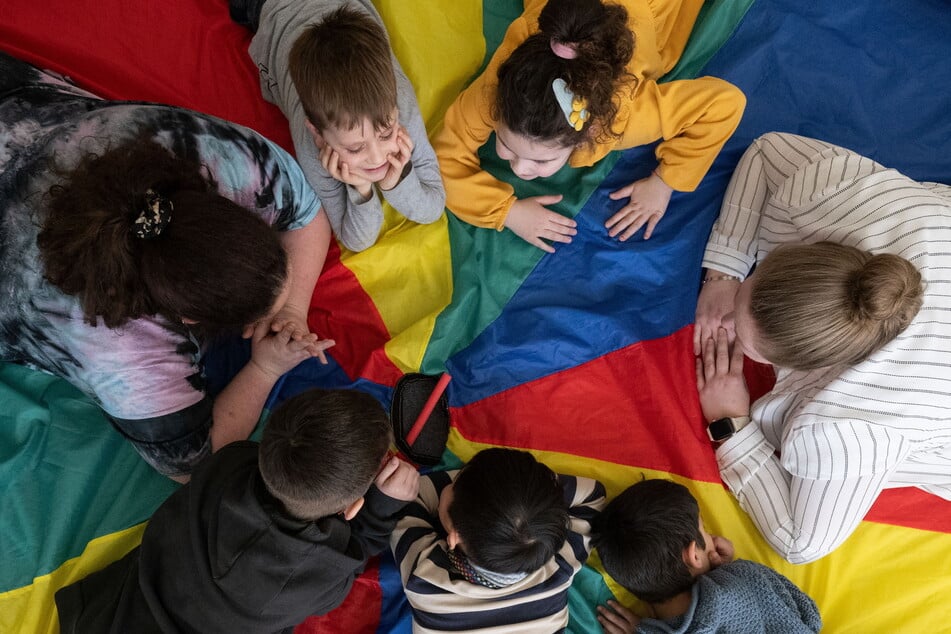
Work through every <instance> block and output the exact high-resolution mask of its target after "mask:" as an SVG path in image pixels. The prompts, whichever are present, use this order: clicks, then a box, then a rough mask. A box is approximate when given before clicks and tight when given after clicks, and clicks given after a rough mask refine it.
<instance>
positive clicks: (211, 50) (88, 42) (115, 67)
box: [0, 0, 402, 385]
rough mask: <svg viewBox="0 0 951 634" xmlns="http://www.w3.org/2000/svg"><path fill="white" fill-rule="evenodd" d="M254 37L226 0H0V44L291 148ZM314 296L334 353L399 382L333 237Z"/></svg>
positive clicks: (359, 369) (103, 87)
mask: <svg viewBox="0 0 951 634" xmlns="http://www.w3.org/2000/svg"><path fill="white" fill-rule="evenodd" d="M250 41H251V32H250V31H249V30H247V29H245V28H243V27H241V26H238V25H237V24H235V23H233V22H232V21H231V18H230V17H229V15H228V3H227V2H225V1H224V0H220V1H216V2H210V1H207V0H176V1H175V2H168V1H167V0H136V2H127V1H125V0H100V1H99V2H97V3H95V4H94V5H89V4H86V3H82V2H75V0H68V1H67V0H44V1H43V2H36V1H35V0H4V2H2V3H0V49H3V50H4V51H6V52H8V53H10V54H12V55H14V56H16V57H19V58H21V59H24V60H26V61H28V62H31V63H33V64H35V65H37V66H40V67H43V68H50V69H53V70H55V71H58V72H60V73H63V74H65V75H68V76H70V77H71V78H72V79H73V81H75V82H76V83H77V84H78V85H80V86H82V87H83V88H85V89H87V90H89V91H91V92H93V93H95V94H97V95H99V96H101V97H104V98H108V99H127V100H135V101H154V102H158V103H167V104H172V105H176V106H182V107H185V108H191V109H193V110H198V111H200V112H205V113H209V114H213V115H215V116H219V117H222V118H223V119H228V120H230V121H234V122H237V123H240V124H242V125H246V126H248V127H250V128H252V129H254V130H256V131H258V132H260V133H261V134H263V135H265V136H267V137H268V138H270V139H272V140H274V141H275V142H277V143H279V144H280V145H282V146H283V147H284V148H285V149H287V150H289V151H292V150H293V148H292V145H291V141H290V133H289V131H288V128H287V121H286V120H285V119H284V115H282V114H281V112H280V110H278V109H277V108H276V107H275V106H273V105H271V104H269V103H266V102H265V101H264V100H263V99H262V97H261V91H260V86H259V84H258V73H257V69H256V68H255V67H254V64H253V63H252V62H251V58H250V57H249V56H248V53H247V49H248V44H249V42H250ZM312 303H313V306H312V309H311V314H310V323H311V326H312V327H313V328H315V329H316V331H317V332H318V333H320V334H321V335H322V336H327V337H331V338H333V339H335V340H336V341H337V345H336V347H335V348H334V349H333V351H332V354H333V355H334V358H335V359H337V361H338V362H339V363H340V365H341V366H342V367H343V369H344V371H346V372H347V374H348V375H349V376H350V377H352V378H357V377H359V376H361V375H362V374H363V372H364V371H369V373H370V376H367V378H370V379H371V380H373V381H376V382H378V383H382V384H385V385H392V384H393V383H395V381H396V380H397V379H398V378H399V377H400V376H401V375H402V373H401V372H400V371H399V370H398V369H397V368H396V367H395V366H394V365H393V364H392V362H390V360H389V358H387V357H386V355H385V354H384V353H383V350H382V347H383V344H384V343H385V342H386V341H387V340H388V339H389V334H388V333H387V330H386V327H385V325H384V324H383V321H382V319H381V318H380V315H379V313H378V312H377V310H376V307H375V306H374V305H373V301H372V300H371V299H370V297H369V296H367V294H366V292H365V291H364V290H363V288H362V287H361V286H360V283H359V282H358V281H357V279H356V277H355V276H354V275H353V273H351V272H350V270H349V269H347V268H346V267H344V266H343V265H342V264H340V252H339V250H338V249H337V247H336V244H334V245H333V246H332V247H331V253H330V254H329V255H328V257H327V262H326V264H325V267H324V272H323V274H322V276H321V278H320V281H319V282H318V284H317V290H316V292H315V297H314V299H313V302H312ZM355 333H360V336H359V337H355V336H354V334H355Z"/></svg>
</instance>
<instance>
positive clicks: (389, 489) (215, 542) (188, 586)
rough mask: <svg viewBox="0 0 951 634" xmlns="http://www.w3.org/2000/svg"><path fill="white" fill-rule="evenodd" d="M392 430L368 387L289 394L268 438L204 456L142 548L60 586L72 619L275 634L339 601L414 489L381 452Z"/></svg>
mask: <svg viewBox="0 0 951 634" xmlns="http://www.w3.org/2000/svg"><path fill="white" fill-rule="evenodd" d="M390 441H391V432H390V427H389V423H388V421H387V417H386V413H385V412H384V411H383V409H382V408H381V407H380V405H379V404H378V403H377V402H376V401H375V400H374V399H373V398H372V397H370V396H368V395H367V394H364V393H361V392H355V391H343V390H337V391H325V390H310V391H308V392H304V393H303V394H300V395H298V396H296V397H294V398H292V399H290V400H288V401H287V402H286V403H284V404H283V405H282V406H281V407H279V408H278V409H277V410H275V412H274V413H273V415H272V416H271V419H270V420H269V421H268V424H267V427H266V428H265V430H264V435H263V437H262V439H261V444H260V446H258V444H257V443H253V442H236V443H232V444H230V445H228V446H226V447H223V448H222V449H221V450H220V451H218V452H217V453H215V454H213V455H212V456H211V457H209V458H208V459H206V460H205V461H204V462H203V463H202V464H200V465H199V466H198V468H197V469H196V470H195V472H194V474H193V476H192V479H191V482H189V483H188V484H186V485H184V486H183V487H182V488H181V489H179V490H178V491H176V492H175V493H174V494H173V495H172V496H171V497H169V499H168V500H166V501H165V503H163V504H162V506H160V507H159V509H158V510H157V511H156V512H155V515H154V516H153V517H152V519H151V521H150V522H149V525H148V526H147V527H146V529H145V533H144V534H143V536H142V544H141V546H139V547H138V548H136V549H135V550H133V551H132V552H130V553H129V554H128V555H126V556H125V557H124V558H122V559H120V560H119V561H117V562H115V563H113V564H111V565H110V566H108V567H106V568H105V569H103V570H101V571H99V572H96V573H93V574H92V575H90V576H88V577H86V578H85V579H83V580H81V581H79V582H77V583H74V584H73V585H71V586H68V587H66V588H63V589H61V590H59V591H58V592H57V593H56V605H57V608H58V610H59V615H60V624H61V631H62V632H63V633H64V634H71V633H73V632H82V633H84V634H85V633H87V632H138V633H141V632H246V633H253V632H261V633H268V634H270V633H272V632H282V631H285V630H286V631H290V630H291V629H292V628H293V627H294V626H295V625H297V624H298V623H300V622H301V621H303V620H304V619H305V618H307V617H308V616H310V615H312V614H323V613H326V612H329V611H330V610H332V609H333V608H335V607H336V606H337V605H339V604H340V603H341V602H342V601H343V599H344V598H345V597H346V596H347V593H348V592H349V591H350V587H351V585H352V583H353V580H354V578H355V577H356V575H358V574H359V573H360V572H361V571H362V570H363V567H364V565H365V563H366V561H367V558H368V557H370V556H372V555H374V554H376V553H378V552H379V551H381V550H382V549H383V548H384V547H385V546H386V544H387V538H388V536H389V534H390V532H391V531H392V530H393V526H394V524H395V521H396V520H395V514H396V513H397V512H399V511H400V510H401V509H402V508H403V506H405V505H406V504H407V502H409V501H410V500H413V499H415V498H416V495H417V490H418V486H419V475H418V474H417V472H416V470H415V469H414V468H413V467H412V465H409V464H407V463H405V462H402V461H400V460H399V459H397V458H395V457H394V458H390V459H389V460H386V461H385V462H384V459H385V457H386V452H387V449H388V448H389V445H390ZM381 464H382V468H381ZM368 489H369V490H368Z"/></svg>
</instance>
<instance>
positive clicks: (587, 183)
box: [421, 0, 753, 374]
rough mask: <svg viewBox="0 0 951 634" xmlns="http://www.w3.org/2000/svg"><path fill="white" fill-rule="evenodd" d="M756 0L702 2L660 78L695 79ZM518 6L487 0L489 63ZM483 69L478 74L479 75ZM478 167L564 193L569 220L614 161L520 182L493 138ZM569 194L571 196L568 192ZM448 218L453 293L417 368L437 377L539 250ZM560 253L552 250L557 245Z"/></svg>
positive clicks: (537, 190) (498, 307)
mask: <svg viewBox="0 0 951 634" xmlns="http://www.w3.org/2000/svg"><path fill="white" fill-rule="evenodd" d="M752 2H753V0H742V1H740V2H707V3H705V4H704V6H703V8H702V9H701V11H700V15H699V16H698V19H697V24H696V26H695V27H694V30H693V33H691V36H690V40H689V41H688V43H687V47H686V49H685V51H684V55H683V57H682V58H681V59H680V61H679V62H678V64H677V66H675V67H674V69H673V70H672V71H671V72H670V73H668V74H667V75H666V76H665V77H664V78H663V80H662V81H671V80H674V79H688V78H692V77H696V76H697V73H698V72H699V71H700V69H701V68H702V67H703V66H704V65H705V64H706V63H707V61H708V60H709V59H710V57H712V56H713V54H714V53H716V51H717V50H719V48H720V46H722V45H723V43H724V42H726V40H727V39H728V38H729V37H730V35H731V34H732V33H733V31H734V29H735V28H736V26H737V24H739V21H740V20H741V19H742V17H743V16H744V15H745V14H746V11H747V10H748V9H749V7H750V5H751V4H752ZM520 12H521V3H520V2H517V1H512V0H504V1H500V2H486V3H485V4H484V8H483V30H484V32H485V41H486V60H488V59H489V57H491V55H492V52H494V51H495V49H496V48H497V47H498V45H499V43H501V41H502V37H503V36H504V34H505V30H506V28H508V25H509V23H510V22H511V21H512V20H513V19H515V18H516V17H518V15H520ZM480 72H481V70H480ZM479 159H480V160H481V162H482V165H483V167H484V168H485V169H486V171H488V172H489V173H491V174H492V175H494V176H495V177H496V178H498V179H500V180H503V181H505V182H508V183H511V184H512V185H513V186H514V187H515V195H516V196H518V197H519V198H524V197H526V196H537V195H542V194H550V193H556V192H560V193H565V199H564V200H563V201H562V202H561V203H559V204H558V205H557V206H554V207H553V209H556V210H557V211H559V212H561V213H563V214H565V215H568V216H574V215H575V214H576V213H578V211H579V210H580V209H581V207H582V206H583V205H584V203H585V202H586V201H587V199H588V197H589V196H590V195H591V193H592V192H593V191H594V190H595V188H597V186H598V184H600V182H601V181H602V180H603V178H604V177H605V176H606V175H607V174H608V173H609V172H610V170H611V168H612V167H613V166H614V163H615V162H616V161H617V159H618V156H617V153H612V154H610V155H608V157H606V158H605V159H603V160H602V161H601V162H600V163H598V164H597V165H595V166H594V167H592V168H586V169H583V170H573V169H571V168H569V167H567V166H566V167H564V168H562V169H561V171H559V172H558V173H557V174H555V175H554V176H552V177H550V178H547V179H536V180H534V181H519V180H518V179H516V178H515V177H514V175H513V174H512V173H511V171H510V169H509V167H508V164H507V162H505V161H502V160H501V159H499V157H498V155H497V154H496V152H495V137H494V135H493V136H492V137H491V138H490V139H489V141H488V143H486V144H485V145H484V146H483V147H482V148H481V149H480V150H479ZM566 192H569V193H566ZM448 216H449V241H450V244H451V249H452V250H451V253H452V271H453V294H452V301H451V302H450V304H449V306H448V307H446V309H445V310H443V312H442V313H441V314H440V315H439V316H438V317H437V319H436V324H435V326H434V328H433V334H432V336H431V337H430V341H429V345H428V346H427V348H426V353H425V355H424V356H423V362H422V365H421V371H422V372H425V373H427V374H439V373H440V372H443V371H444V370H445V362H446V360H447V359H448V358H449V357H450V356H452V355H453V354H454V353H455V352H457V351H459V350H461V349H462V348H464V347H466V346H467V345H469V343H471V342H472V341H473V340H474V339H475V338H476V336H478V334H479V333H480V332H482V331H483V330H484V329H485V327H486V326H488V325H489V324H490V323H492V321H493V320H494V319H495V318H496V317H498V315H499V314H500V313H501V311H502V309H503V308H504V306H505V304H506V303H507V302H508V301H509V299H511V297H512V295H514V294H515V292H516V291H517V290H518V288H519V287H520V286H521V284H522V282H523V281H524V280H525V278H526V277H527V276H528V275H529V274H530V273H531V272H532V270H533V269H534V268H535V265H536V264H537V263H538V261H539V260H540V259H541V257H542V255H544V253H543V252H542V251H540V250H539V249H536V248H535V247H533V246H531V245H529V244H528V243H526V242H524V241H523V240H521V239H520V238H518V237H517V236H515V234H513V233H512V232H510V231H508V230H505V231H502V232H495V231H492V230H490V229H479V228H476V227H473V226H471V225H468V224H466V223H464V222H461V221H459V220H458V219H457V218H456V217H455V216H453V215H452V214H448ZM555 248H556V250H557V246H556V247H555Z"/></svg>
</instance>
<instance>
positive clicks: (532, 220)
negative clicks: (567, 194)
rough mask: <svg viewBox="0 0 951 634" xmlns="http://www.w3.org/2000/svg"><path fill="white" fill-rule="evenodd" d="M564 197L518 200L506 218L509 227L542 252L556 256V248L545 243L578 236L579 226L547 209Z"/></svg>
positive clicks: (566, 241) (559, 195)
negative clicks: (546, 206)
mask: <svg viewBox="0 0 951 634" xmlns="http://www.w3.org/2000/svg"><path fill="white" fill-rule="evenodd" d="M561 198H562V197H561V194H557V195H548V196H533V197H531V198H522V199H520V200H516V201H515V203H514V204H513V205H512V208H511V209H510V210H509V215H508V216H507V217H506V218H505V226H506V227H508V228H509V229H511V230H512V232H514V233H515V235H517V236H518V237H519V238H521V239H522V240H524V241H525V242H528V243H529V244H531V245H534V246H536V247H538V248H539V249H541V250H542V251H547V252H548V253H554V252H555V248H554V247H553V246H551V245H549V244H546V243H545V242H543V239H544V240H550V241H552V242H563V243H568V242H571V236H573V235H575V234H577V233H578V230H577V229H576V228H575V227H577V223H576V222H575V221H574V220H572V219H571V218H566V217H565V216H562V215H561V214H560V213H557V212H555V211H551V210H550V209H547V208H545V205H553V204H555V203H557V202H559V201H560V200H561Z"/></svg>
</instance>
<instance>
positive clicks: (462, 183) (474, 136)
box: [433, 0, 746, 231]
mask: <svg viewBox="0 0 951 634" xmlns="http://www.w3.org/2000/svg"><path fill="white" fill-rule="evenodd" d="M546 2H547V0H526V2H525V12H524V13H523V14H522V15H521V17H519V18H518V19H517V20H515V21H514V22H513V23H512V24H511V25H510V26H509V28H508V30H507V31H506V33H505V39H504V40H503V41H502V44H501V45H500V46H499V48H498V50H496V52H495V54H494V55H493V57H492V60H491V61H490V62H489V65H488V66H487V67H486V69H485V71H484V72H483V73H482V74H481V75H480V76H479V77H478V78H477V79H476V80H475V81H473V82H472V84H471V85H470V86H469V87H468V88H466V90H464V91H463V92H462V93H461V94H460V95H459V97H457V98H456V100H455V101H454V102H453V104H452V105H451V106H450V107H449V110H448V111H447V112H446V118H445V122H444V125H443V128H442V130H441V131H440V132H439V134H438V135H437V136H436V139H435V142H434V143H433V147H434V148H435V149H436V155H437V157H438V158H439V166H440V169H441V171H442V174H443V180H444V181H445V184H446V206H447V207H448V208H449V210H450V211H452V212H453V213H454V214H455V215H456V216H458V217H459V218H460V219H461V220H464V221H466V222H468V223H470V224H473V225H476V226H479V227H493V228H495V229H497V230H500V231H501V230H502V228H503V227H504V224H505V218H506V216H507V215H508V212H509V209H510V208H511V207H512V203H514V202H515V196H514V194H513V192H514V190H513V188H512V186H511V185H509V184H508V183H504V182H502V181H500V180H498V179H496V178H494V177H493V176H491V175H490V174H489V173H488V172H486V171H484V170H483V169H482V167H481V165H480V164H479V157H478V155H477V152H478V150H479V148H480V147H482V146H483V145H484V144H485V142H486V141H487V140H488V139H489V136H490V135H491V134H492V132H493V131H494V130H495V126H496V123H497V121H496V119H495V118H493V116H492V114H491V113H492V107H491V106H492V104H493V103H494V101H495V97H496V91H497V88H498V69H499V66H500V65H501V63H502V62H503V61H505V60H506V59H508V57H509V56H510V55H511V54H512V51H514V50H515V49H516V48H517V47H518V46H519V45H520V44H521V43H522V42H524V41H525V40H526V39H527V38H528V37H529V36H530V35H532V34H534V33H536V32H537V31H538V15H539V13H541V10H542V8H543V7H544V6H545V4H546ZM619 3H620V4H622V5H623V6H624V7H625V8H626V9H627V11H628V23H629V25H630V28H631V30H632V31H633V32H634V43H635V50H634V55H633V56H632V58H631V61H630V63H629V64H628V65H627V70H628V72H629V73H631V74H632V75H634V77H635V78H636V84H635V86H634V89H633V92H632V91H631V87H630V85H626V86H624V87H623V88H622V90H621V92H619V93H618V99H619V101H620V102H621V107H620V109H619V111H618V114H617V116H616V117H615V119H614V122H613V128H614V130H616V131H617V132H618V133H620V138H616V137H611V138H608V139H607V140H605V141H604V142H601V143H597V144H595V145H593V146H583V147H579V148H576V149H575V150H574V152H572V154H571V157H570V159H569V164H570V165H571V166H572V167H586V166H590V165H594V164H595V163H597V162H598V161H599V160H601V159H602V158H604V157H605V156H606V155H607V154H608V153H610V152H611V151H613V150H624V149H627V148H631V147H637V146H639V145H645V144H647V143H653V142H654V141H656V140H658V139H664V141H663V142H662V143H660V144H659V145H658V146H657V151H656V156H657V161H658V163H659V165H658V167H657V175H658V176H660V178H661V179H663V181H664V182H665V183H667V184H668V185H669V186H670V187H672V188H673V189H676V190H679V191H693V190H694V189H696V187H697V185H699V184H700V181H701V180H702V179H703V176H704V174H706V173H707V170H708V169H710V165H711V164H712V163H713V160H714V159H715V158H716V156H717V154H718V153H719V152H720V149H721V148H722V147H723V144H724V143H726V141H727V139H729V138H730V135H731V134H733V131H734V130H735V129H736V126H737V125H738V124H739V121H740V117H741V115H742V114H743V108H744V106H745V105H746V98H745V97H744V96H743V93H742V92H740V90H739V89H738V88H737V87H736V86H733V85H732V84H730V83H728V82H726V81H723V80H721V79H716V78H714V77H702V78H699V79H690V80H683V81H673V82H669V83H666V84H658V83H657V82H656V78H658V77H660V76H662V75H663V74H664V73H666V72H667V71H669V70H670V69H671V68H673V66H674V64H676V62H677V60H678V59H680V55H681V54H682V53H683V49H684V46H685V45H686V42H687V38H688V37H689V36H690V31H691V30H692V29H693V25H694V22H695V21H696V17H697V12H698V11H699V10H700V6H701V5H702V4H703V1H702V0H621V1H620V2H619Z"/></svg>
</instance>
